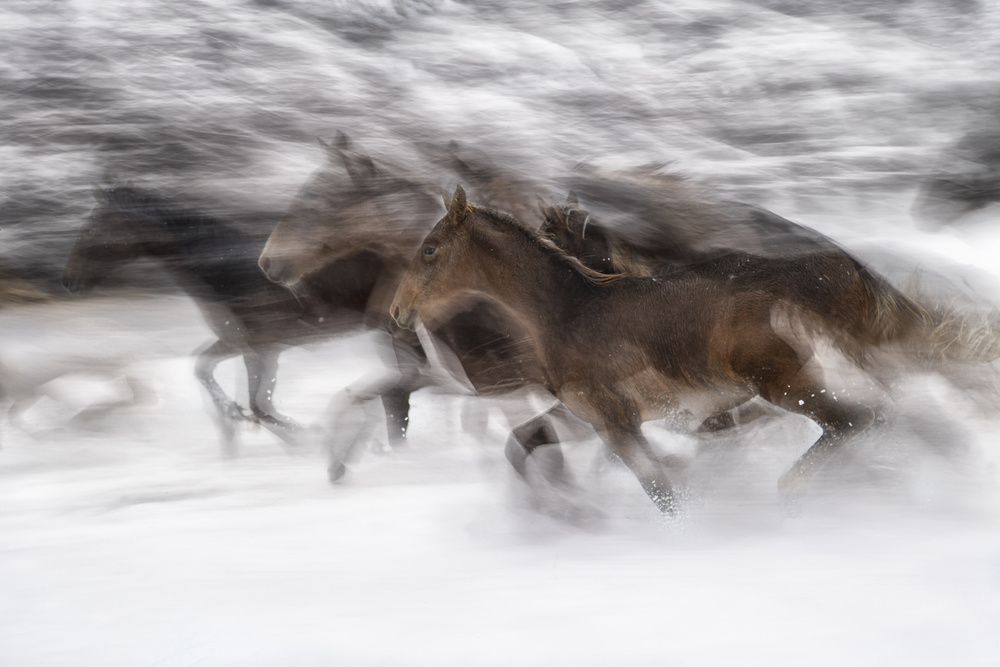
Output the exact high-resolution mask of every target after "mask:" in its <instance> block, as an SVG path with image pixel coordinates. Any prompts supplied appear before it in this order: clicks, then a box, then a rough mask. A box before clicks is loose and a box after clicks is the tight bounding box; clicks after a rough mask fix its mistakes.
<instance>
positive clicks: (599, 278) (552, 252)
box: [468, 204, 626, 285]
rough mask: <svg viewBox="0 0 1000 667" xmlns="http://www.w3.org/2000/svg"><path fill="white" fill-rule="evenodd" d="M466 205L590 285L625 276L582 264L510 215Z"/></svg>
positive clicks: (612, 280) (496, 226)
mask: <svg viewBox="0 0 1000 667" xmlns="http://www.w3.org/2000/svg"><path fill="white" fill-rule="evenodd" d="M468 206H469V210H471V211H474V212H475V213H476V214H477V217H478V219H479V220H483V221H485V222H488V223H490V224H491V225H493V226H494V227H495V228H500V229H504V228H507V229H513V230H515V231H517V232H518V233H519V234H520V235H521V236H522V237H523V238H524V239H525V240H526V241H527V242H528V243H530V244H532V245H534V246H537V247H538V248H540V249H541V250H542V251H543V252H545V254H546V255H547V256H549V257H552V258H553V259H554V260H555V261H556V262H558V263H560V264H562V265H564V266H566V267H568V268H570V269H572V270H573V271H574V272H575V273H577V274H579V275H580V277H582V278H583V279H584V280H586V281H587V282H588V283H589V284H591V285H607V284H608V283H613V282H617V281H619V280H621V279H622V278H625V277H626V276H625V274H623V273H612V274H605V273H599V272H598V271H594V270H593V269H591V268H589V267H587V266H586V265H584V264H583V262H581V261H580V260H579V259H577V258H576V257H574V256H572V255H570V254H569V253H567V252H566V251H565V250H563V249H562V248H560V247H559V246H557V245H556V244H555V243H553V242H552V240H551V239H550V238H548V237H547V236H545V235H544V234H542V233H541V232H539V231H537V230H534V229H532V228H531V227H528V226H527V225H526V224H524V223H523V222H521V221H520V220H518V219H517V218H515V217H514V216H512V215H509V214H507V213H504V212H502V211H498V210H496V209H492V208H487V207H485V206H479V205H476V204H469V205H468Z"/></svg>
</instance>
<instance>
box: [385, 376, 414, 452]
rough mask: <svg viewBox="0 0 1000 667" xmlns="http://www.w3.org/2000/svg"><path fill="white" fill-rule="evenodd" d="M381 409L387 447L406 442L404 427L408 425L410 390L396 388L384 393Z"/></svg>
mask: <svg viewBox="0 0 1000 667" xmlns="http://www.w3.org/2000/svg"><path fill="white" fill-rule="evenodd" d="M382 407H383V408H384V409H385V428H386V432H387V433H388V435H389V446H390V447H397V446H399V445H401V444H403V443H404V442H405V441H406V427H407V426H409V424H410V390H409V389H404V388H403V387H398V386H397V387H394V388H392V389H390V390H389V391H387V392H385V393H384V394H382Z"/></svg>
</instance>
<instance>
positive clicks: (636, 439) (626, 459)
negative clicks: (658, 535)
mask: <svg viewBox="0 0 1000 667" xmlns="http://www.w3.org/2000/svg"><path fill="white" fill-rule="evenodd" d="M596 428H597V433H598V435H600V436H601V439H602V440H603V441H604V444H605V446H607V448H608V450H610V451H611V453H612V454H614V455H615V456H617V457H618V458H620V459H621V460H622V463H624V464H625V465H626V466H628V468H629V470H631V471H632V473H633V474H634V475H635V476H636V479H638V480H639V484H640V485H641V486H642V490H643V491H645V492H646V495H647V496H649V498H650V500H652V501H653V503H654V504H655V505H656V507H657V508H658V509H659V510H660V511H661V512H663V513H664V514H673V513H674V512H675V511H676V509H677V508H676V499H675V495H674V489H673V485H672V484H671V483H670V480H669V479H668V478H667V475H666V471H665V469H664V466H663V464H661V463H660V462H659V461H658V460H657V459H656V456H655V454H654V452H653V450H652V449H651V448H650V446H649V442H648V441H647V440H646V436H644V435H643V434H642V428H641V425H640V424H639V423H629V422H624V423H621V424H618V423H605V424H603V425H600V426H596Z"/></svg>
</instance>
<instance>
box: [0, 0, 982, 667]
mask: <svg viewBox="0 0 1000 667" xmlns="http://www.w3.org/2000/svg"><path fill="white" fill-rule="evenodd" d="M998 72H1000V10H998V6H997V4H996V3H994V2H990V1H988V0H983V1H981V2H980V1H977V0H912V1H910V2H877V3H870V2H866V1H864V0H811V1H809V2H805V1H802V2H798V1H797V0H677V1H670V2H661V1H657V0H645V1H643V0H639V1H634V2H633V1H631V0H615V1H613V2H606V1H592V2H591V1H580V2H571V3H566V2H536V1H535V0H531V1H530V2H520V1H514V2H503V3H489V2H458V1H453V0H367V1H365V2H327V1H326V0H322V1H320V0H301V1H300V0H296V1H295V2H285V1H284V0H176V1H175V2H170V3H162V2H158V1H156V0H127V1H126V0H101V1H100V2H97V1H94V0H66V1H64V2H48V3H46V2H38V0H5V1H4V2H2V3H0V93H2V94H0V297H3V298H4V299H5V303H7V301H6V299H7V297H9V296H10V295H12V294H15V293H17V294H20V295H22V296H23V295H24V294H30V292H31V289H35V288H37V289H39V290H50V291H51V290H54V289H56V288H58V282H57V279H58V275H59V272H60V270H61V266H62V264H63V263H64V261H65V257H66V254H67V253H68V251H69V248H70V245H71V244H72V240H73V238H74V237H75V235H76V233H77V229H78V228H79V226H80V224H81V220H82V218H83V217H84V216H85V215H86V213H87V211H88V210H90V208H91V207H92V206H93V200H92V197H91V194H90V190H91V187H92V185H93V184H95V183H98V182H102V181H105V180H107V179H112V178H119V179H123V180H129V179H132V180H135V181H136V182H137V183H138V184H141V185H144V186H147V187H151V188H154V189H163V190H166V191H168V192H171V193H173V194H174V195H179V196H183V197H184V198H188V199H191V200H192V202H193V203H194V204H195V205H198V206H204V207H208V208H210V209H211V210H212V211H213V212H215V213H218V214H220V215H225V216H227V217H228V218H229V219H231V220H235V221H236V222H238V223H239V224H241V225H243V226H244V227H246V228H247V229H250V230H251V231H253V232H254V233H255V234H257V238H258V240H260V241H261V242H263V239H264V237H265V236H266V234H267V232H268V230H269V229H270V228H271V227H273V225H274V224H275V223H276V221H277V220H278V218H279V217H280V215H281V213H282V211H283V210H285V208H286V207H287V206H288V203H289V201H290V199H291V197H292V196H293V195H294V193H295V191H296V189H297V188H298V187H299V186H300V185H301V184H302V183H303V182H304V180H305V179H306V178H307V176H308V174H309V173H310V172H312V171H313V170H314V169H316V168H317V167H318V166H319V164H320V163H321V160H322V154H321V152H320V150H319V149H318V147H317V146H316V144H315V139H316V137H325V138H328V137H331V136H333V135H334V134H335V133H336V132H337V130H345V131H347V132H348V133H349V134H350V135H351V136H352V137H353V138H354V139H355V140H356V141H357V143H358V144H359V145H360V146H361V147H362V149H363V150H368V151H371V152H373V153H374V154H375V156H376V158H381V157H386V158H390V159H392V160H395V161H397V162H400V163H402V164H403V165H404V166H407V167H409V168H411V169H418V170H419V169H422V168H426V167H427V160H426V156H425V155H423V154H422V153H421V151H422V150H424V149H426V148H427V146H428V145H437V146H441V145H444V144H446V143H447V142H448V141H449V140H452V139H455V140H458V141H460V142H463V143H464V144H467V145H470V146H471V147H473V148H475V149H479V150H482V151H485V152H486V153H487V154H489V155H491V156H494V157H496V158H497V159H499V160H501V162H503V163H504V164H507V165H514V166H515V167H516V168H518V169H520V170H522V171H523V172H524V173H525V174H527V175H529V176H533V177H537V178H540V179H546V178H549V179H552V178H557V177H559V176H564V175H565V174H566V173H567V172H568V171H569V170H570V169H572V167H573V166H574V165H576V164H577V163H579V162H587V163H590V164H592V165H598V166H609V167H633V166H637V165H639V164H643V163H647V162H660V163H662V162H671V161H673V164H674V166H676V167H677V168H678V169H681V170H684V171H686V172H689V173H691V174H693V175H695V176H698V177H701V178H704V179H707V180H708V181H709V182H710V183H711V184H713V185H714V186H715V187H717V188H718V189H719V190H721V191H722V192H724V193H727V194H731V195H734V196H738V197H740V198H743V199H745V200H748V201H751V202H754V203H758V204H762V205H764V206H767V207H768V208H770V209H773V210H774V211H776V212H777V213H780V214H781V215H784V216H786V217H789V218H791V219H794V220H797V221H800V222H803V223H805V224H809V225H811V226H814V227H816V228H817V229H819V230H821V231H823V232H824V233H826V234H828V235H830V236H831V237H833V238H834V239H836V240H837V241H838V242H841V243H843V244H845V245H846V246H848V247H849V248H851V249H853V250H855V251H856V252H857V253H858V254H859V255H860V256H862V257H864V258H865V259H866V261H870V262H871V263H872V265H873V266H875V268H877V269H878V270H880V271H883V272H884V273H885V274H886V275H888V276H889V277H890V278H892V279H894V280H903V281H906V280H908V279H910V278H913V276H914V274H920V275H928V274H927V273H926V270H930V269H933V270H939V271H943V272H944V274H945V277H947V278H948V280H950V281H951V282H949V283H931V284H938V285H945V286H946V288H947V289H945V292H947V291H948V289H952V288H954V289H955V290H957V291H958V292H960V293H962V294H965V295H974V296H975V297H976V298H977V299H980V300H981V301H982V302H984V303H987V304H988V303H997V302H1000V289H997V287H996V285H997V284H998V283H1000V270H998V268H997V265H996V257H997V256H998V253H1000V232H997V231H996V229H997V227H996V225H997V221H998V219H1000V213H998V209H997V207H992V208H988V209H985V210H983V211H981V212H979V213H977V214H975V215H973V216H971V217H969V218H967V219H966V220H964V221H962V223H961V224H959V225H956V226H953V227H945V228H942V229H934V228H933V225H931V226H930V227H918V226H917V225H915V223H914V222H913V220H911V218H910V216H909V213H908V210H909V207H910V205H911V204H912V202H913V201H914V195H915V190H916V184H917V182H918V180H919V178H920V177H921V176H922V175H924V174H926V173H928V172H932V171H934V170H935V169H937V168H939V167H940V162H941V159H942V158H941V155H942V151H943V150H944V149H945V147H947V146H948V145H949V144H950V143H951V142H953V141H955V140H956V139H958V138H959V137H960V136H961V135H962V134H963V133H964V132H966V131H968V130H970V129H977V128H983V127H989V126H990V123H994V124H995V123H996V118H997V116H996V111H995V110H996V108H997V104H996V103H997V99H998V97H1000V74H998ZM550 182H552V181H550ZM441 185H442V187H444V188H448V189H450V188H451V187H453V186H454V183H453V182H442V183H441ZM556 194H558V195H560V196H561V195H562V194H564V193H556ZM935 258H937V259H935ZM945 259H947V260H948V262H950V263H949V264H946V263H945V261H944V260H945ZM108 283H109V284H111V285H113V286H114V285H119V286H120V285H131V286H133V287H134V288H136V289H135V290H134V291H131V292H122V291H117V292H114V291H108V292H104V293H100V292H99V293H98V294H97V295H96V296H95V297H94V298H91V299H85V300H80V301H68V300H66V301H58V300H57V301H55V302H51V303H48V304H36V305H7V306H5V307H4V308H3V309H2V310H0V365H2V368H0V386H2V387H3V388H4V391H5V392H6V393H7V399H21V400H22V401H23V405H21V407H22V408H23V412H22V413H21V414H20V417H19V420H18V421H17V423H10V422H8V421H7V420H6V419H4V420H3V421H2V423H0V447H2V448H0V667H7V666H13V667H34V666H38V665H58V666H63V665H67V666H68V665H72V666H74V667H76V666H79V665H88V666H90V665H92V666H95V667H105V666H117V665H122V666H130V667H131V666H134V665H147V666H150V667H152V666H157V667H164V666H175V665H213V666H214V665H234V666H235V665H241V666H242V665H266V666H271V665H282V666H284V665H324V666H325V665H359V666H365V667H367V666H370V665H386V666H390V665H391V666H396V665H428V666H432V665H433V666H438V665H463V666H464V665H497V666H508V665H572V666H574V667H580V666H590V665H594V666H598V665H607V666H612V665H614V666H617V665H645V664H664V665H699V666H702V665H705V666H711V665H733V666H740V667H743V666H748V665H761V666H765V665H766V666H767V667H773V666H775V665H804V664H805V665H836V666H841V665H852V666H854V665H873V666H879V667H882V666H884V665H897V664H900V665H902V664H905V665H927V666H932V667H937V666H940V665H963V666H965V665H984V666H985V665H997V664H1000V632H998V631H997V628H1000V472H998V468H997V464H998V462H1000V441H998V437H997V433H998V419H997V416H998V413H997V405H996V397H995V396H994V395H991V394H990V393H989V392H985V393H983V392H978V391H973V390H972V389H970V388H969V387H962V386H959V384H960V383H958V382H957V381H958V380H961V378H952V381H945V380H944V379H943V378H942V377H940V376H937V375H933V374H931V375H918V376H915V377H911V378H903V379H901V380H900V384H899V386H898V387H897V391H896V401H895V403H894V404H893V406H892V409H891V410H890V411H889V414H888V421H887V423H886V424H885V425H883V426H882V427H880V428H879V429H876V430H875V431H874V432H873V433H871V434H870V435H869V436H867V437H865V438H863V439H860V440H859V441H857V442H855V443H852V444H851V446H850V447H848V448H847V449H846V450H845V451H844V452H843V455H842V456H841V457H840V458H839V460H838V463H837V465H836V466H832V467H831V469H830V470H828V471H826V473H825V474H824V475H823V476H822V477H821V478H819V479H817V480H816V481H815V483H814V484H813V485H812V486H811V487H810V489H809V490H808V492H807V493H806V494H805V496H804V497H803V499H802V501H801V502H800V503H799V504H798V505H797V506H786V505H783V504H782V503H780V502H779V501H778V497H777V493H776V486H775V485H776V481H777V479H778V477H779V476H780V474H781V473H782V472H784V471H785V470H786V469H787V468H788V467H789V466H790V465H791V463H792V462H793V461H794V460H795V459H796V458H797V457H798V456H799V455H800V454H801V452H802V451H804V449H805V448H806V447H807V446H808V444H809V443H810V441H811V440H812V439H813V438H815V437H816V435H817V432H816V429H815V427H814V426H812V425H811V424H810V423H808V422H807V421H805V420H804V419H799V418H796V417H790V416H784V417H779V418H775V419H769V420H761V421H759V422H754V423H751V424H748V425H744V426H742V427H740V428H739V429H737V430H736V432H734V433H730V434H726V435H722V436H719V437H717V438H712V439H708V440H706V441H704V442H697V441H696V440H694V439H693V438H691V437H687V436H681V435H677V434H674V433H669V432H667V431H666V430H664V429H663V428H662V427H660V426H659V425H657V424H649V425H647V427H646V432H647V435H648V436H649V438H650V440H651V441H652V442H653V443H654V444H655V446H657V447H659V448H662V449H663V450H664V451H668V452H670V453H673V454H677V455H679V456H681V457H682V458H684V459H686V460H687V461H688V462H689V466H688V469H687V471H686V472H685V473H684V474H683V476H682V477H681V478H680V479H679V484H680V486H681V488H682V489H683V492H684V493H683V496H684V498H683V503H682V511H681V512H680V514H679V516H677V517H675V518H669V519H665V518H663V517H661V516H659V515H658V514H657V513H656V511H655V510H654V508H653V507H652V504H651V503H650V502H649V501H648V499H647V498H646V497H645V495H644V494H643V493H642V492H641V490H640V489H639V486H638V484H637V483H636V481H635V479H634V478H633V477H632V476H631V475H630V474H629V473H628V472H627V471H625V470H624V469H622V468H620V467H619V466H616V465H615V464H613V463H611V462H609V461H608V460H607V459H606V457H605V456H604V455H603V453H602V450H601V448H600V446H599V445H598V443H597V442H596V441H595V440H593V439H586V438H584V439H583V441H574V442H568V443H567V444H566V447H565V450H566V454H567V457H568V460H569V463H570V465H571V467H572V470H573V472H574V474H575V477H576V481H577V490H575V491H567V492H565V493H562V494H555V493H553V492H550V491H546V490H545V488H544V487H539V488H537V489H531V488H529V487H528V486H527V485H526V484H524V483H523V482H522V481H521V480H519V479H517V478H516V477H515V475H514V474H513V473H512V471H511V470H510V467H509V466H508V464H507V462H506V461H505V459H504V457H503V453H502V450H503V444H504V441H505V438H506V425H505V424H503V423H502V421H501V420H500V419H499V417H500V413H499V411H497V410H496V409H495V408H491V407H489V405H488V404H477V405H476V407H475V408H474V409H475V410H481V411H489V414H490V415H491V416H492V417H493V419H492V420H491V421H490V422H489V426H488V427H487V428H486V429H485V430H475V431H471V432H470V431H465V430H463V428H462V426H461V423H462V420H461V415H462V414H463V411H465V412H466V413H467V412H468V410H467V401H470V400H476V399H470V398H467V397H460V396H455V395H448V394H445V393H441V392H433V391H428V390H425V391H422V392H419V393H418V394H416V395H415V396H414V399H413V411H412V418H411V429H410V438H409V441H408V444H407V446H406V447H405V448H404V449H397V450H393V451H389V452H387V451H383V450H384V447H383V446H382V445H383V444H384V439H385V438H384V433H383V434H380V436H379V438H380V440H381V441H380V442H376V443H374V445H373V447H372V450H373V451H371V452H370V453H369V454H368V455H367V456H365V457H364V458H362V459H361V461H360V462H359V463H358V464H357V465H356V466H355V467H354V469H353V470H352V472H351V474H350V475H349V476H348V477H347V478H345V480H344V481H343V482H342V483H340V484H338V485H336V486H331V485H330V484H329V483H328V482H327V480H326V474H325V462H324V459H323V455H322V453H321V452H320V451H319V448H318V447H314V448H309V447H306V448H304V449H303V450H302V451H296V452H287V451H285V449H283V448H282V447H281V446H280V445H279V443H278V442H277V441H276V440H275V439H274V438H273V437H271V436H270V435H269V434H268V433H266V432H264V431H263V430H257V431H254V430H252V429H245V430H244V432H243V433H242V434H241V437H242V447H241V455H240V456H239V458H236V459H231V460H226V459H223V458H222V456H221V452H220V447H219V442H218V437H217V434H216V432H215V428H214V425H213V423H212V421H211V419H210V418H209V416H208V413H207V411H206V403H205V399H204V397H203V396H202V393H201V391H200V387H199V386H198V385H197V383H196V381H195V380H194V378H193V374H192V371H193V366H194V360H193V357H192V356H191V352H192V351H193V350H194V349H196V348H197V347H198V346H199V345H202V344H203V343H205V342H207V341H208V339H209V333H208V330H207V329H206V328H205V327H204V325H203V324H202V323H201V321H200V319H199V316H198V314H197V311H196V310H195V309H194V307H193V306H192V305H191V304H190V303H189V302H188V301H187V300H185V299H183V298H180V297H176V296H166V295H165V294H166V291H165V290H164V289H163V285H164V283H165V280H164V279H163V277H162V274H161V273H159V272H157V271H156V270H155V269H152V268H151V265H150V264H148V263H143V264H137V265H135V266H133V267H132V268H131V269H126V270H122V271H119V272H117V273H115V274H112V275H109V276H108ZM26 286H27V287H26ZM141 287H146V288H151V287H155V288H158V292H156V293H157V294H159V296H154V295H153V294H154V293H153V292H147V291H142V290H141V289H139V288H141ZM22 288H23V290H24V291H21V292H18V290H22ZM15 300H16V299H15ZM376 356H377V355H376V354H375V346H374V343H373V340H372V339H371V338H370V337H369V336H357V337H352V338H345V339H343V340H338V341H333V342H331V343H328V344H326V345H322V346H318V347H314V348H310V349H298V350H293V351H290V352H288V353H286V354H285V355H284V356H283V357H282V370H281V372H280V375H279V385H278V391H277V403H278V405H279V406H280V407H281V409H282V410H283V411H284V412H286V413H287V414H289V415H292V416H294V417H296V418H298V419H300V420H302V421H304V422H306V423H310V424H312V423H321V422H322V421H323V419H324V414H325V409H326V406H327V405H328V404H329V402H330V401H331V400H332V399H333V398H334V397H335V395H336V393H337V391H338V390H339V389H340V388H342V387H344V386H346V385H347V384H348V383H350V382H351V381H352V380H354V379H355V378H357V377H360V376H361V375H362V374H364V373H366V372H368V371H369V370H370V369H371V367H372V365H373V364H374V363H375V359H376ZM219 373H220V377H221V378H222V381H223V384H224V386H225V387H226V389H227V390H229V391H231V392H234V393H235V394H240V392H244V391H245V380H243V379H241V378H240V372H239V367H238V364H237V363H236V362H235V361H233V362H227V363H226V364H224V365H223V366H222V367H220V369H219Z"/></svg>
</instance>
